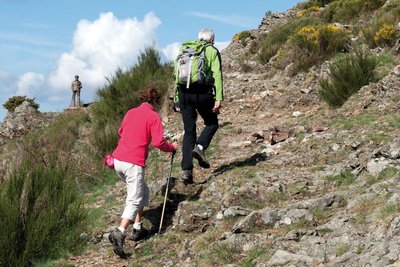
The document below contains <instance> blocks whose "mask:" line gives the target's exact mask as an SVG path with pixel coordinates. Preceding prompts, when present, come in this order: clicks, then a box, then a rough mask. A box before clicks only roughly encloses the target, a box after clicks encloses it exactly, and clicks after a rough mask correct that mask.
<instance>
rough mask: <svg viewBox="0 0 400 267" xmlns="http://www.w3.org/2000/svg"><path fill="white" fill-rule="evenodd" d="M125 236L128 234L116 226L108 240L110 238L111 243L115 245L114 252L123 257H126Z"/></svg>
mask: <svg viewBox="0 0 400 267" xmlns="http://www.w3.org/2000/svg"><path fill="white" fill-rule="evenodd" d="M125 237H126V234H123V233H122V232H121V231H120V230H119V229H118V228H115V229H114V230H113V231H112V232H111V233H110V235H109V236H108V240H110V242H111V244H112V245H113V246H114V253H115V254H117V255H118V256H120V257H121V258H125V257H126V254H125V252H124V241H125Z"/></svg>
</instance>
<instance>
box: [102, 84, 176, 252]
mask: <svg viewBox="0 0 400 267" xmlns="http://www.w3.org/2000/svg"><path fill="white" fill-rule="evenodd" d="M159 99H160V94H159V92H158V90H157V88H156V87H155V86H153V85H150V86H147V87H145V88H144V89H143V90H142V92H141V93H140V100H141V102H142V104H141V105H140V106H138V107H136V108H133V109H130V110H129V111H128V112H127V113H126V115H125V117H124V119H123V120H122V123H121V127H120V128H119V130H118V134H119V137H120V139H119V141H118V146H117V147H116V148H115V150H114V152H113V153H112V157H113V158H114V168H115V171H116V173H117V174H118V175H119V176H120V177H121V178H122V179H123V180H124V181H125V182H126V186H127V196H126V203H125V209H124V212H123V213H122V216H121V222H120V225H119V227H118V228H116V229H115V230H113V231H112V232H111V233H110V235H109V240H110V242H111V243H112V244H113V245H114V252H115V253H116V254H117V255H119V256H121V257H125V255H126V254H125V253H124V250H123V245H124V240H125V237H126V229H127V227H128V226H129V224H130V223H131V222H133V221H134V224H133V235H132V239H133V240H139V239H140V238H142V237H143V235H145V231H146V230H145V229H144V228H142V225H141V223H142V212H143V208H144V207H147V206H148V205H149V188H148V186H147V184H146V182H145V180H144V176H145V165H146V159H147V155H148V152H149V145H150V143H151V144H152V145H153V146H154V147H156V148H158V149H160V150H161V151H164V152H175V151H176V150H177V148H178V144H177V143H169V142H168V141H166V140H165V139H164V137H163V134H164V131H163V126H162V122H161V118H160V116H159V115H158V113H157V112H156V111H155V108H154V107H155V106H157V105H158V104H159Z"/></svg>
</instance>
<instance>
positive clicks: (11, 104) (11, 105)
mask: <svg viewBox="0 0 400 267" xmlns="http://www.w3.org/2000/svg"><path fill="white" fill-rule="evenodd" d="M25 101H28V102H29V103H31V105H32V107H34V108H35V109H39V104H38V103H36V102H35V98H33V99H32V98H27V97H26V96H13V97H11V98H9V99H8V100H7V102H6V103H4V104H3V107H4V108H5V109H7V110H8V111H10V112H14V110H15V109H16V108H17V107H18V106H20V105H21V104H22V103H24V102H25Z"/></svg>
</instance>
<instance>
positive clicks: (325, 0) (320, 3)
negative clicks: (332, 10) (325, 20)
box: [302, 0, 334, 9]
mask: <svg viewBox="0 0 400 267" xmlns="http://www.w3.org/2000/svg"><path fill="white" fill-rule="evenodd" d="M333 1H334V0H309V1H307V2H305V3H303V4H302V8H304V9H308V8H312V7H315V6H317V7H324V6H326V5H327V4H329V3H331V2H333Z"/></svg>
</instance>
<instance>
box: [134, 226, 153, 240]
mask: <svg viewBox="0 0 400 267" xmlns="http://www.w3.org/2000/svg"><path fill="white" fill-rule="evenodd" d="M148 234H149V231H148V230H147V229H146V228H143V227H142V228H140V229H139V230H137V229H135V228H133V230H132V235H131V237H130V238H129V239H130V240H133V241H139V240H142V239H144V238H145V237H146V236H147V235H148Z"/></svg>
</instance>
